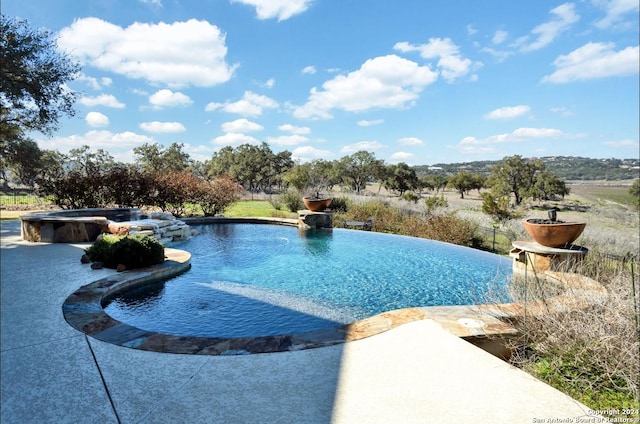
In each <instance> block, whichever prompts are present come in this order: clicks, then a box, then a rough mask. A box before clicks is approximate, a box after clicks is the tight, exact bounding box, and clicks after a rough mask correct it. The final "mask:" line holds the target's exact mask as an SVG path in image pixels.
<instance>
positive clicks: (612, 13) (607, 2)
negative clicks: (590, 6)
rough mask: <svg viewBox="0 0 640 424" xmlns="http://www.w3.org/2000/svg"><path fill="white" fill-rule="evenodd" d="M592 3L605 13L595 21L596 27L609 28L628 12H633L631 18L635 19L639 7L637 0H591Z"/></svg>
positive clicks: (618, 22)
mask: <svg viewBox="0 0 640 424" xmlns="http://www.w3.org/2000/svg"><path fill="white" fill-rule="evenodd" d="M592 3H594V4H595V5H596V6H600V7H601V8H603V9H604V10H605V13H606V16H605V17H604V18H602V19H600V20H598V21H596V23H595V25H596V27H598V28H610V27H612V26H614V25H618V24H620V23H621V21H623V20H624V18H625V16H626V15H627V14H629V13H634V12H635V13H634V15H632V16H631V18H632V19H636V20H637V17H638V9H639V8H640V4H639V3H638V0H593V1H592Z"/></svg>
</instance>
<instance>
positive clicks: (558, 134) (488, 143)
mask: <svg viewBox="0 0 640 424" xmlns="http://www.w3.org/2000/svg"><path fill="white" fill-rule="evenodd" d="M568 137H569V135H567V134H565V133H563V132H562V131H561V130H558V129H555V128H518V129H516V130H514V131H513V132H511V133H505V134H498V135H492V136H489V137H487V138H483V139H478V138H476V137H471V136H470V137H465V138H463V139H462V140H460V142H459V143H458V144H457V145H456V146H455V148H456V149H457V150H458V151H460V152H461V153H493V152H495V146H496V145H498V144H516V143H524V142H535V141H536V140H554V139H557V140H560V139H564V138H568Z"/></svg>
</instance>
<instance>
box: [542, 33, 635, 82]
mask: <svg viewBox="0 0 640 424" xmlns="http://www.w3.org/2000/svg"><path fill="white" fill-rule="evenodd" d="M639 62H640V49H639V47H638V46H635V47H631V46H630V47H627V48H625V49H623V50H619V51H615V45H614V44H613V43H587V44H585V45H584V46H582V47H580V48H578V49H576V50H574V51H572V52H571V53H569V54H568V55H562V56H558V58H556V60H554V61H553V65H554V66H555V67H556V71H555V72H554V73H552V74H551V75H547V76H545V77H544V78H543V79H542V82H551V83H559V84H561V83H566V82H572V81H585V80H590V79H595V78H606V77H614V76H628V75H636V74H638V68H639V65H638V63H639Z"/></svg>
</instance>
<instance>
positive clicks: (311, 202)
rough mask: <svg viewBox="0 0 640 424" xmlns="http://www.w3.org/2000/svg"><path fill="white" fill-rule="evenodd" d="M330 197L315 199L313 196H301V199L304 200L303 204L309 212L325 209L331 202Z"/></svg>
mask: <svg viewBox="0 0 640 424" xmlns="http://www.w3.org/2000/svg"><path fill="white" fill-rule="evenodd" d="M331 200H333V199H331V198H326V199H316V198H313V197H303V198H302V201H303V202H304V206H305V207H306V208H307V209H309V210H310V211H311V212H322V211H324V210H326V209H327V208H328V207H329V205H330V204H331Z"/></svg>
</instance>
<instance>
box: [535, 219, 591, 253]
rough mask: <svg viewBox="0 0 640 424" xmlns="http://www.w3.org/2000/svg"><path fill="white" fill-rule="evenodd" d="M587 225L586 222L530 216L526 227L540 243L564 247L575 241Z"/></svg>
mask: <svg viewBox="0 0 640 424" xmlns="http://www.w3.org/2000/svg"><path fill="white" fill-rule="evenodd" d="M586 226H587V223H586V222H562V221H551V220H547V219H534V218H529V219H526V220H524V229H525V230H526V231H527V233H528V234H529V236H531V238H532V239H533V241H535V242H536V243H538V244H541V245H542V246H547V247H563V246H566V245H569V244H571V243H573V242H574V241H575V240H576V239H577V238H578V237H580V234H582V231H584V227H586Z"/></svg>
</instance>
